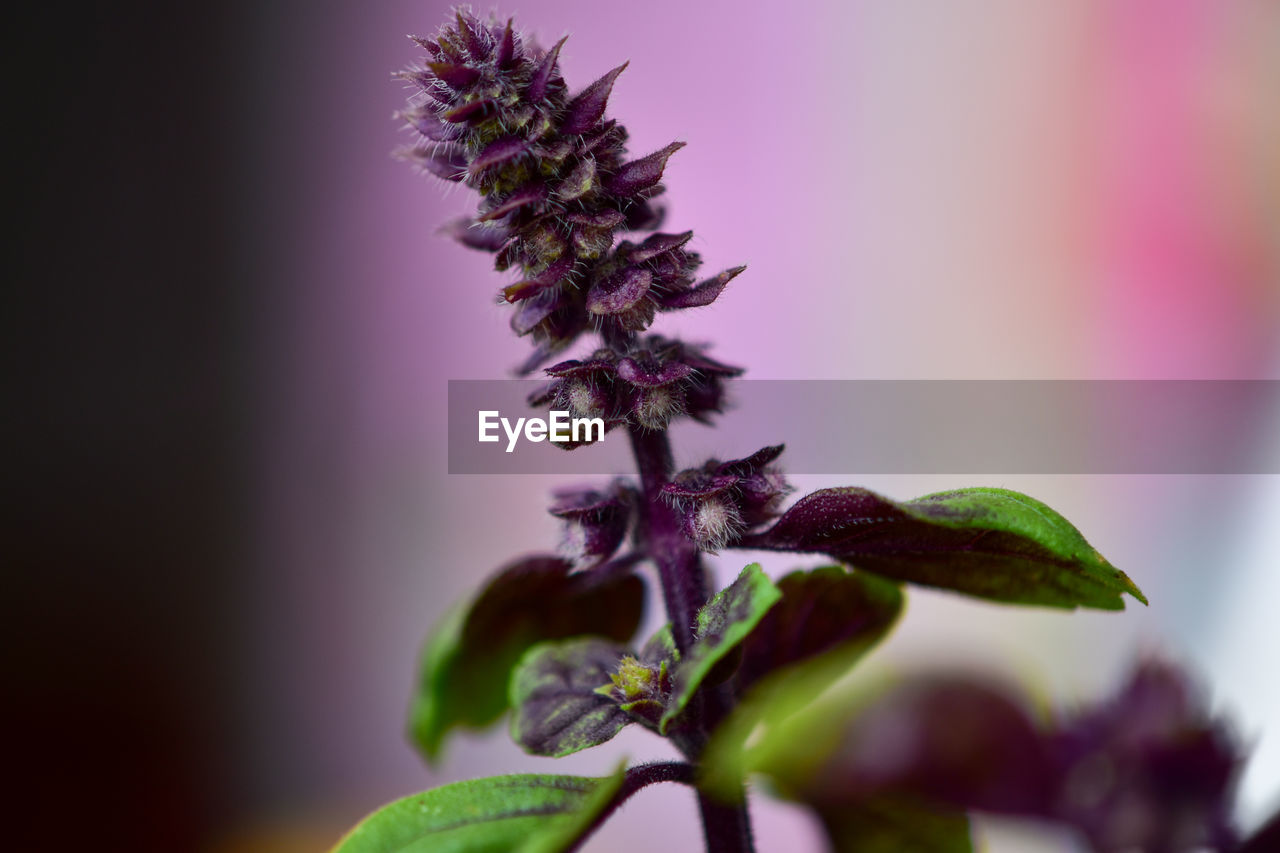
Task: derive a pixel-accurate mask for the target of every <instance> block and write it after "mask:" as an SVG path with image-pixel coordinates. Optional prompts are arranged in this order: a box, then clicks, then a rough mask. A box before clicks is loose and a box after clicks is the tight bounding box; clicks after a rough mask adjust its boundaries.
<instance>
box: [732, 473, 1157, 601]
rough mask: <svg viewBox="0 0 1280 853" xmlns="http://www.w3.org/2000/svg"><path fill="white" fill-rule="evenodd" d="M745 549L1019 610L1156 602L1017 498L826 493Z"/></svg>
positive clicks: (979, 491) (1001, 493)
mask: <svg viewBox="0 0 1280 853" xmlns="http://www.w3.org/2000/svg"><path fill="white" fill-rule="evenodd" d="M737 547H741V548H761V549H768V550H777V551H803V552H818V553H824V554H829V555H831V556H832V557H834V558H836V559H837V560H840V561H841V562H843V563H848V564H849V565H852V566H856V567H857V568H859V569H866V570H867V571H872V572H876V573H877V574H881V575H884V576H885V577H890V578H894V579H896V580H902V581H909V582H911V583H917V584H922V585H924V586H933V587H940V588H942V589H950V590H954V591H957V592H963V593H966V594H968V595H974V596H978V597H980V598H987V599H991V600H994V601H1003V602H1010V603H1016V604H1039V605H1047V606H1050V607H1066V608H1074V607H1094V608H1098V609H1102V610H1123V609H1124V602H1123V600H1122V599H1121V597H1120V596H1121V595H1122V594H1123V593H1128V594H1130V595H1132V596H1133V597H1134V598H1136V599H1138V600H1139V601H1141V602H1142V603H1143V604H1146V603H1147V599H1146V597H1145V596H1143V594H1142V591H1141V590H1139V589H1138V587H1137V586H1136V585H1135V584H1134V583H1133V581H1131V580H1130V579H1129V578H1128V576H1127V575H1125V574H1124V572H1121V571H1120V570H1118V569H1116V568H1115V567H1114V566H1112V565H1111V564H1110V563H1108V562H1107V561H1106V560H1105V559H1104V558H1103V556H1102V555H1101V554H1099V553H1098V552H1097V550H1095V549H1094V548H1093V546H1091V545H1090V544H1089V543H1088V542H1087V541H1085V538H1084V537H1083V536H1082V535H1081V534H1080V531H1078V530H1076V528H1074V527H1072V526H1071V523H1070V522H1068V521H1067V520H1066V519H1065V518H1063V517H1062V516H1061V515H1059V514H1058V513H1056V512H1054V511H1053V510H1052V509H1050V508H1049V507H1048V506H1046V505H1045V504H1043V503H1041V502H1040V501H1037V500H1035V499H1034V498H1030V497H1028V496H1026V495H1023V494H1020V493H1018V492H1012V491H1009V490H1007V489H988V488H975V489H960V490H957V491H951V492H939V493H937V494H933V495H927V496H925V497H922V498H917V499H916V500H913V501H906V502H903V503H898V502H895V501H891V500H889V499H888V498H884V497H881V496H880V495H877V494H875V493H874V492H870V491H868V490H866V489H858V488H844V489H823V490H821V491H818V492H814V493H813V494H811V495H808V496H807V497H805V498H802V499H801V500H800V501H798V502H797V503H796V504H795V505H794V506H793V507H791V508H790V509H789V510H787V511H786V512H785V513H783V515H782V517H781V518H779V519H778V521H777V522H775V523H774V525H773V527H771V528H769V529H768V530H766V531H764V532H763V533H759V534H756V535H754V536H746V537H744V538H743V539H742V540H741V541H740V542H739V543H738V545H737Z"/></svg>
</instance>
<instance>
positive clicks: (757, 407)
mask: <svg viewBox="0 0 1280 853" xmlns="http://www.w3.org/2000/svg"><path fill="white" fill-rule="evenodd" d="M542 384H543V383H541V382H532V381H517V380H454V381H450V382H449V447H448V454H449V473H450V474H617V473H625V472H628V471H630V470H631V461H630V448H629V445H628V438H627V433H626V430H625V429H615V430H613V431H611V432H609V433H608V434H607V436H606V437H605V439H604V440H603V441H600V442H597V443H595V444H592V445H589V446H584V447H579V448H578V449H576V450H572V451H566V450H563V449H560V448H559V447H556V446H555V445H553V444H551V443H550V442H548V441H546V440H545V439H544V440H541V441H537V440H535V439H536V438H537V437H538V434H539V428H538V426H537V425H536V424H535V425H534V427H533V428H532V429H530V428H529V421H528V419H530V418H537V419H540V420H542V421H547V420H549V416H548V412H547V410H546V408H545V407H543V408H533V407H531V406H529V404H528V402H527V399H528V397H529V395H530V394H531V393H532V392H533V391H535V390H536V389H538V388H540V387H542ZM729 389H730V391H729V393H730V401H729V407H728V409H727V410H726V412H725V414H723V415H721V416H720V417H719V418H718V419H717V421H716V426H715V427H714V428H710V427H705V426H702V425H699V424H694V423H685V422H677V423H676V424H675V425H674V426H673V428H672V435H673V443H674V445H675V447H676V448H677V462H678V463H679V464H681V465H682V466H683V465H694V464H699V463H700V462H701V461H703V460H705V459H706V458H708V457H713V456H714V457H717V458H720V459H732V458H737V457H741V456H746V455H747V454H749V453H751V452H752V451H754V450H757V449H759V448H760V447H763V446H765V445H768V444H780V443H784V444H786V446H787V450H786V454H785V456H784V457H783V462H784V464H785V467H786V470H787V471H789V472H791V473H795V474H1277V473H1280V382H1278V381H1274V380H1239V381H1236V380H1229V381H1227V380H1161V381H1145V380H1132V381H1130V380H1123V381H1074V380H1051V381H951V380H739V381H735V382H732V383H730V385H729ZM482 413H489V414H483V415H482ZM503 418H505V419H506V420H507V423H506V425H505V426H504V425H503V423H502V419H503ZM520 418H525V419H526V420H525V422H524V423H523V424H521V423H520V422H519V419H520ZM482 419H483V423H482ZM564 428H565V429H567V428H568V426H567V425H565V427H564ZM482 431H483V432H485V434H486V437H487V438H489V439H490V440H487V441H481V440H480V434H481V432H482Z"/></svg>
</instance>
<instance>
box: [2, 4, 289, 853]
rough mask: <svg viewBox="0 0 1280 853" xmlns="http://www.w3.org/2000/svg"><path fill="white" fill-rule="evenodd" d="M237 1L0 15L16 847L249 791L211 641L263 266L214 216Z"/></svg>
mask: <svg viewBox="0 0 1280 853" xmlns="http://www.w3.org/2000/svg"><path fill="white" fill-rule="evenodd" d="M242 5H244V4H237V3H214V4H159V3H153V4H133V5H130V4H124V5H116V4H110V5H108V4H101V5H98V6H89V7H82V8H74V7H67V6H65V5H62V4H56V5H55V4H20V5H19V6H16V7H14V9H13V10H12V12H11V14H14V13H16V18H11V19H10V20H11V23H10V30H9V33H10V35H9V42H10V44H9V46H8V49H7V52H8V54H9V57H8V62H7V63H6V64H8V65H9V73H8V74H7V75H6V77H7V78H8V82H9V88H10V92H9V96H8V98H7V104H6V106H7V109H6V113H7V121H6V124H7V126H8V132H7V134H6V137H7V140H6V141H7V143H8V145H9V146H12V148H11V151H12V154H11V156H10V158H9V173H10V178H9V180H11V181H13V182H14V183H15V184H16V190H17V192H16V193H11V194H10V198H9V208H10V212H11V216H12V218H11V219H10V222H11V225H10V226H9V228H10V236H11V238H12V240H13V245H14V246H15V248H16V254H15V255H14V256H13V260H12V261H11V263H14V265H15V266H14V267H13V268H11V271H10V273H9V275H8V276H7V279H8V283H7V284H8V286H7V287H6V288H5V309H4V311H3V316H4V320H5V325H6V329H5V331H4V335H3V346H4V364H5V367H6V375H7V381H6V383H5V384H6V388H7V394H6V396H7V403H6V405H5V407H4V408H5V417H4V422H5V432H6V434H7V438H6V440H5V442H4V445H5V449H6V451H7V454H6V455H7V457H8V461H7V462H6V464H5V471H6V476H5V484H6V487H5V490H4V492H5V501H6V504H7V505H6V507H5V510H4V519H5V523H6V526H7V527H8V532H7V534H6V536H5V540H6V548H5V551H6V554H7V556H6V559H5V561H4V562H5V578H6V587H7V588H8V592H7V593H6V595H5V601H6V603H7V605H8V609H9V610H10V611H11V613H10V615H9V617H8V618H6V619H5V620H4V624H5V631H6V633H7V634H8V636H7V638H6V640H5V648H6V652H7V654H6V655H5V657H6V661H7V664H6V670H7V672H6V674H5V679H4V690H5V699H4V709H5V718H6V722H5V732H6V735H7V737H8V738H9V739H10V742H11V744H12V745H13V746H12V747H11V751H12V752H16V760H9V761H6V767H7V771H8V773H7V775H8V776H9V777H10V778H9V784H10V786H11V790H13V791H14V792H15V793H16V794H17V796H18V799H17V802H16V804H15V803H14V801H13V800H10V806H11V809H10V814H11V815H12V817H11V818H10V820H9V823H10V829H9V831H8V833H7V839H6V843H5V846H6V848H7V849H10V850H51V849H85V848H86V847H89V848H92V849H95V850H115V849H122V850H123V849H128V850H134V851H143V850H169V851H176V850H196V849H202V848H203V847H204V845H205V843H206V840H207V839H209V838H210V837H211V836H213V835H214V834H215V833H214V830H215V827H217V826H219V825H222V824H223V823H224V822H225V821H226V820H227V819H228V818H229V816H231V815H234V814H235V813H236V810H237V809H238V808H240V807H241V804H238V803H237V800H236V795H235V792H234V790H233V784H232V782H233V780H232V778H231V775H230V772H229V769H228V766H227V764H225V763H224V755H226V746H227V744H228V742H229V738H230V737H231V730H232V729H233V728H234V725H235V724H234V714H233V713H232V711H233V708H232V703H231V702H230V701H229V699H228V696H229V691H228V689H227V686H228V681H229V678H230V674H229V673H227V672H226V671H225V668H226V666H227V663H226V662H227V661H228V660H229V659H230V656H229V655H226V654H224V653H220V652H219V648H218V647H219V645H222V646H224V647H225V644H226V643H228V642H235V637H236V636H237V634H236V628H235V625H233V624H229V619H228V609H227V607H226V606H225V605H226V603H227V602H228V599H229V596H230V595H231V592H232V590H233V589H234V588H235V587H236V586H237V584H240V583H241V582H242V579H243V578H242V570H241V569H240V568H239V567H241V566H243V565H244V561H243V559H242V558H243V556H244V555H245V553H246V551H247V549H248V546H247V544H246V532H247V530H248V529H249V525H248V523H247V519H246V518H245V517H243V516H244V514H245V513H246V511H247V506H248V501H247V500H246V482H247V477H246V471H245V467H246V464H247V460H248V459H250V458H252V453H250V452H246V445H247V444H248V442H249V438H248V437H249V436H250V435H251V425H250V423H249V418H250V412H251V407H250V406H249V404H248V400H249V398H250V397H251V393H250V392H251V390H252V388H251V386H252V384H253V379H252V377H251V376H250V374H249V372H248V371H249V365H251V364H252V363H253V362H252V358H253V352H252V350H253V340H254V333H253V329H252V328H251V317H250V313H249V311H248V310H247V305H248V304H249V302H250V298H251V296H252V298H253V299H255V300H260V299H262V298H263V296H264V294H263V293H261V292H259V290H258V289H259V288H262V287H264V286H265V285H264V283H263V282H260V281H254V280H253V279H252V278H251V277H249V276H247V275H244V274H242V272H241V271H238V270H237V269H236V268H235V267H236V258H237V250H236V246H235V240H236V236H235V235H234V234H233V233H231V230H232V228H233V224H232V219H231V217H229V216H228V212H229V209H230V205H231V199H230V194H231V192H232V190H233V186H232V183H231V182H230V181H229V180H228V178H229V175H230V173H231V171H232V169H231V161H232V158H233V157H234V152H235V140H234V139H233V138H232V135H231V134H232V132H233V130H234V127H235V123H234V122H233V121H231V120H230V115H231V111H232V110H233V109H234V108H235V105H234V103H233V99H234V98H235V97H236V94H237V91H238V88H239V84H240V83H241V82H242V76H243V75H244V74H245V73H246V71H245V70H244V69H243V66H242V65H241V60H242V59H243V57H242V56H240V55H238V54H240V53H241V52H240V51H238V49H237V47H238V45H237V39H236V36H235V30H236V27H235V23H236V20H237V17H238V15H239V14H240V12H241V6H242ZM15 829H16V834H15Z"/></svg>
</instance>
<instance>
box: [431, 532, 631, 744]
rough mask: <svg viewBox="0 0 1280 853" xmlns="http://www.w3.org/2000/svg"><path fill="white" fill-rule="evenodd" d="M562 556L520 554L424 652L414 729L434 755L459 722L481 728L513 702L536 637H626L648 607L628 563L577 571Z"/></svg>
mask: <svg viewBox="0 0 1280 853" xmlns="http://www.w3.org/2000/svg"><path fill="white" fill-rule="evenodd" d="M571 569H572V567H571V566H570V564H569V563H567V562H565V561H564V560H562V559H560V558H559V557H555V556H546V555H537V556H531V557H526V558H524V559H521V560H518V561H516V562H514V563H512V564H510V565H509V566H507V567H506V568H504V569H502V570H500V571H499V572H498V573H497V574H496V575H494V576H493V577H492V578H491V579H490V580H489V582H488V583H487V584H486V585H485V587H484V588H483V589H482V590H481V591H480V593H479V594H478V595H477V596H476V598H475V599H474V600H473V601H472V602H471V603H470V604H469V605H467V606H466V607H463V608H461V609H457V610H455V611H454V612H452V613H451V614H450V615H449V616H448V617H447V618H446V619H445V620H444V621H443V622H441V624H440V625H439V626H438V627H437V628H436V630H435V631H434V632H433V633H432V635H431V637H430V639H428V641H427V643H426V645H425V647H424V649H423V653H422V658H421V667H420V668H421V672H420V676H419V680H418V686H417V689H416V691H415V694H414V698H413V703H412V706H411V708H410V715H409V716H410V720H409V728H410V736H411V737H412V739H413V741H414V743H416V744H417V746H418V747H419V748H420V749H421V750H422V752H423V753H424V754H425V755H426V757H427V759H428V760H429V761H433V760H435V759H436V758H437V757H438V756H439V754H440V748H441V745H442V744H443V741H444V737H445V735H446V734H447V733H448V732H449V731H450V730H451V729H453V728H454V727H457V726H469V727H472V728H480V727H483V726H487V725H489V724H491V723H493V722H495V721H496V720H497V719H498V718H499V717H500V716H502V713H503V711H505V710H506V709H507V699H508V696H507V687H508V683H509V681H510V677H511V670H512V668H513V667H514V666H515V664H516V662H517V661H519V660H520V657H521V656H522V655H523V654H524V653H525V651H526V650H527V649H528V648H529V647H530V646H533V645H536V644H537V643H540V642H543V641H546V640H557V639H564V638H568V637H575V636H581V635H599V636H602V637H606V638H608V639H611V640H617V641H620V642H625V641H627V640H629V639H631V637H632V636H633V635H634V634H635V631H636V628H637V627H639V624H640V618H641V616H642V614H643V609H644V584H643V582H642V581H641V580H640V579H639V578H638V577H636V576H635V575H634V574H631V573H630V571H628V570H622V571H619V570H615V569H603V568H602V569H595V570H591V571H586V572H571Z"/></svg>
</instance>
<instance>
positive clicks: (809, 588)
mask: <svg viewBox="0 0 1280 853" xmlns="http://www.w3.org/2000/svg"><path fill="white" fill-rule="evenodd" d="M777 586H778V591H779V592H780V593H782V597H781V598H780V599H779V600H778V603H777V604H775V605H774V606H773V608H772V609H770V610H769V612H768V613H766V614H765V615H764V618H763V619H761V620H760V624H758V625H756V627H755V629H754V630H752V632H751V633H750V634H749V635H748V636H747V639H746V640H745V641H743V644H742V663H741V664H740V665H739V667H738V671H737V673H736V674H735V675H734V678H733V686H734V690H735V691H736V692H737V693H738V695H740V696H741V695H744V694H745V693H746V692H747V691H748V690H750V689H751V688H752V687H754V686H756V685H757V684H758V683H760V682H761V681H762V680H764V679H765V678H767V677H770V676H775V677H777V676H781V677H785V676H786V675H787V674H788V673H789V672H791V671H792V668H793V667H795V666H796V665H797V664H802V663H805V662H808V661H812V660H814V659H815V658H818V657H820V656H821V657H825V658H826V661H824V665H825V664H826V663H829V662H831V661H833V660H834V659H835V658H834V657H832V655H833V654H834V655H836V656H838V657H839V660H840V665H839V666H838V667H830V671H831V672H832V675H833V676H837V677H838V676H839V675H843V674H844V673H845V672H847V671H848V669H849V668H851V667H852V666H853V665H854V663H855V662H856V661H857V660H858V659H859V658H861V657H862V655H864V654H866V652H867V651H868V650H870V649H871V648H872V647H873V646H874V645H875V644H876V643H878V642H880V640H881V639H882V638H883V637H884V636H885V635H886V634H887V633H888V632H889V629H890V628H892V627H893V625H894V623H895V622H896V621H897V619H898V616H899V614H900V613H901V612H902V603H903V596H902V591H901V589H899V587H898V585H897V584H895V583H893V582H892V581H887V580H884V579H883V578H879V577H876V576H875V575H871V574H867V573H864V572H849V571H848V570H846V569H845V568H843V567H841V566H826V567H823V568H820V569H814V570H813V571H809V572H804V571H797V572H792V573H791V574H789V575H786V576H785V577H783V578H782V579H781V580H779V581H778V583H777ZM829 683H830V682H827V684H829ZM825 686H826V685H822V687H823V688H824V689H825Z"/></svg>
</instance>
